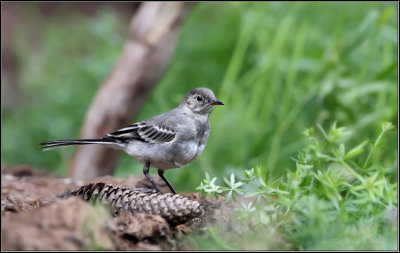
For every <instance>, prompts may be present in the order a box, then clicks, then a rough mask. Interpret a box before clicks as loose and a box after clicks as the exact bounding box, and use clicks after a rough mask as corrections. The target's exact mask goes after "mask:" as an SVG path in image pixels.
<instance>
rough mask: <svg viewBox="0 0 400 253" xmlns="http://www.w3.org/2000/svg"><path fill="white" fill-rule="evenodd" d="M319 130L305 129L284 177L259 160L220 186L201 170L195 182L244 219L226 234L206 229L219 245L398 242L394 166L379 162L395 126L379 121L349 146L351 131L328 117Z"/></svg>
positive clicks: (385, 245)
mask: <svg viewBox="0 0 400 253" xmlns="http://www.w3.org/2000/svg"><path fill="white" fill-rule="evenodd" d="M318 129H319V130H320V131H319V132H320V133H321V136H318V135H317V134H316V133H315V130H314V128H310V129H307V130H305V131H304V134H305V135H306V136H307V138H308V145H307V146H306V147H305V148H303V149H302V150H301V151H300V152H299V153H298V157H297V158H296V159H293V160H294V161H295V162H296V169H295V170H293V171H291V170H287V173H286V175H284V176H280V177H276V178H271V176H270V173H269V170H264V169H263V168H262V167H261V166H256V167H255V168H253V169H250V170H245V171H244V173H243V175H242V179H241V180H237V179H235V176H234V174H231V177H230V180H227V179H226V178H224V181H225V185H224V186H220V185H217V184H216V183H215V181H216V180H217V178H216V177H214V178H213V179H210V176H209V175H208V174H206V178H205V179H204V180H203V182H201V184H200V186H199V187H198V188H197V189H198V190H200V191H201V192H202V193H203V194H205V195H211V196H215V197H217V196H218V195H221V194H225V195H226V200H227V201H230V200H233V201H234V202H235V203H236V206H237V207H236V209H235V210H236V217H237V218H233V219H234V220H235V219H236V222H238V223H240V224H241V229H237V230H236V231H234V232H232V233H229V232H225V233H223V234H224V236H221V235H219V236H215V234H218V233H221V232H222V231H221V230H218V229H217V230H218V232H215V229H216V228H212V232H209V234H208V235H209V237H211V238H214V240H219V242H218V243H217V244H216V245H230V247H232V248H234V249H275V250H276V249H299V250H338V249H341V250H367V249H369V250H371V249H373V250H378V249H379V250H389V249H391V250H393V249H396V245H397V236H396V234H397V224H396V223H397V187H398V184H397V181H396V177H395V174H394V173H393V172H394V170H396V169H397V168H388V167H384V166H380V165H377V163H376V162H378V164H379V160H380V159H381V157H382V156H381V155H382V154H380V153H381V152H382V151H385V152H386V151H387V150H382V149H381V148H380V147H382V144H383V140H384V137H385V135H387V133H388V132H389V131H390V130H392V129H393V125H392V124H391V123H389V122H386V123H382V125H381V132H380V134H379V136H378V137H377V139H376V140H375V141H370V140H365V141H362V142H361V143H360V144H359V145H356V146H355V147H352V148H350V149H348V151H347V149H346V143H345V142H344V140H345V139H346V136H348V135H349V134H350V131H348V130H347V129H346V128H345V127H337V125H336V123H333V124H332V125H331V127H330V129H329V131H328V132H326V131H324V129H323V128H322V127H321V126H318ZM367 147H369V152H366V149H367ZM356 158H361V159H356ZM241 195H243V197H242V196H241ZM239 197H240V198H239ZM260 236H261V237H260ZM254 238H256V239H254ZM261 238H264V239H261ZM260 239H261V240H260ZM221 240H222V242H221ZM216 245H214V246H216ZM217 247H218V246H217Z"/></svg>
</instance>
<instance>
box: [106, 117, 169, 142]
mask: <svg viewBox="0 0 400 253" xmlns="http://www.w3.org/2000/svg"><path fill="white" fill-rule="evenodd" d="M175 135H176V133H175V131H174V130H172V129H171V128H169V127H165V126H157V125H152V124H148V123H147V122H146V121H142V122H139V123H135V124H132V125H130V126H128V127H125V128H122V129H120V130H118V131H116V132H113V133H110V134H107V137H111V138H113V139H116V140H120V141H123V142H129V141H132V140H136V141H141V142H146V143H163V142H170V141H172V140H173V139H174V138H175Z"/></svg>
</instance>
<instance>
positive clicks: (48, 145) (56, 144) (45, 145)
mask: <svg viewBox="0 0 400 253" xmlns="http://www.w3.org/2000/svg"><path fill="white" fill-rule="evenodd" d="M87 144H113V145H118V144H119V143H118V141H117V140H115V139H113V138H102V139H80V140H57V141H47V142H42V143H40V145H42V150H43V151H46V150H49V149H53V148H60V147H66V146H74V145H87Z"/></svg>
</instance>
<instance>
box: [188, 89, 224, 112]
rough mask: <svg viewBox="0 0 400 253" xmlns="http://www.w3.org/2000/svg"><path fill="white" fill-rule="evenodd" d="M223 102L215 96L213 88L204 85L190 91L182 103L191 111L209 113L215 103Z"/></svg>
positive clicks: (220, 103)
mask: <svg viewBox="0 0 400 253" xmlns="http://www.w3.org/2000/svg"><path fill="white" fill-rule="evenodd" d="M223 104H224V103H222V102H221V101H219V100H218V99H216V98H215V95H214V92H213V91H212V90H210V89H208V88H203V87H202V88H196V89H194V90H191V91H189V92H188V93H187V94H186V96H185V98H184V99H183V101H182V103H181V105H183V106H187V108H189V109H190V110H191V111H193V112H195V113H199V114H208V113H210V112H211V111H212V110H213V108H214V106H215V105H223Z"/></svg>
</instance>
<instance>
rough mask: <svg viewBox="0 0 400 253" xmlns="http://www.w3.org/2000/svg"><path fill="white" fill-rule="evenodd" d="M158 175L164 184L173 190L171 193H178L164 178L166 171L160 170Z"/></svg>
mask: <svg viewBox="0 0 400 253" xmlns="http://www.w3.org/2000/svg"><path fill="white" fill-rule="evenodd" d="M158 175H159V176H160V177H161V178H162V180H164V182H165V183H166V184H167V185H168V187H169V188H170V189H171V191H172V192H173V193H174V194H176V191H175V189H174V187H172V185H171V184H170V183H169V182H168V180H167V179H166V178H165V177H164V171H163V170H158Z"/></svg>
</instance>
